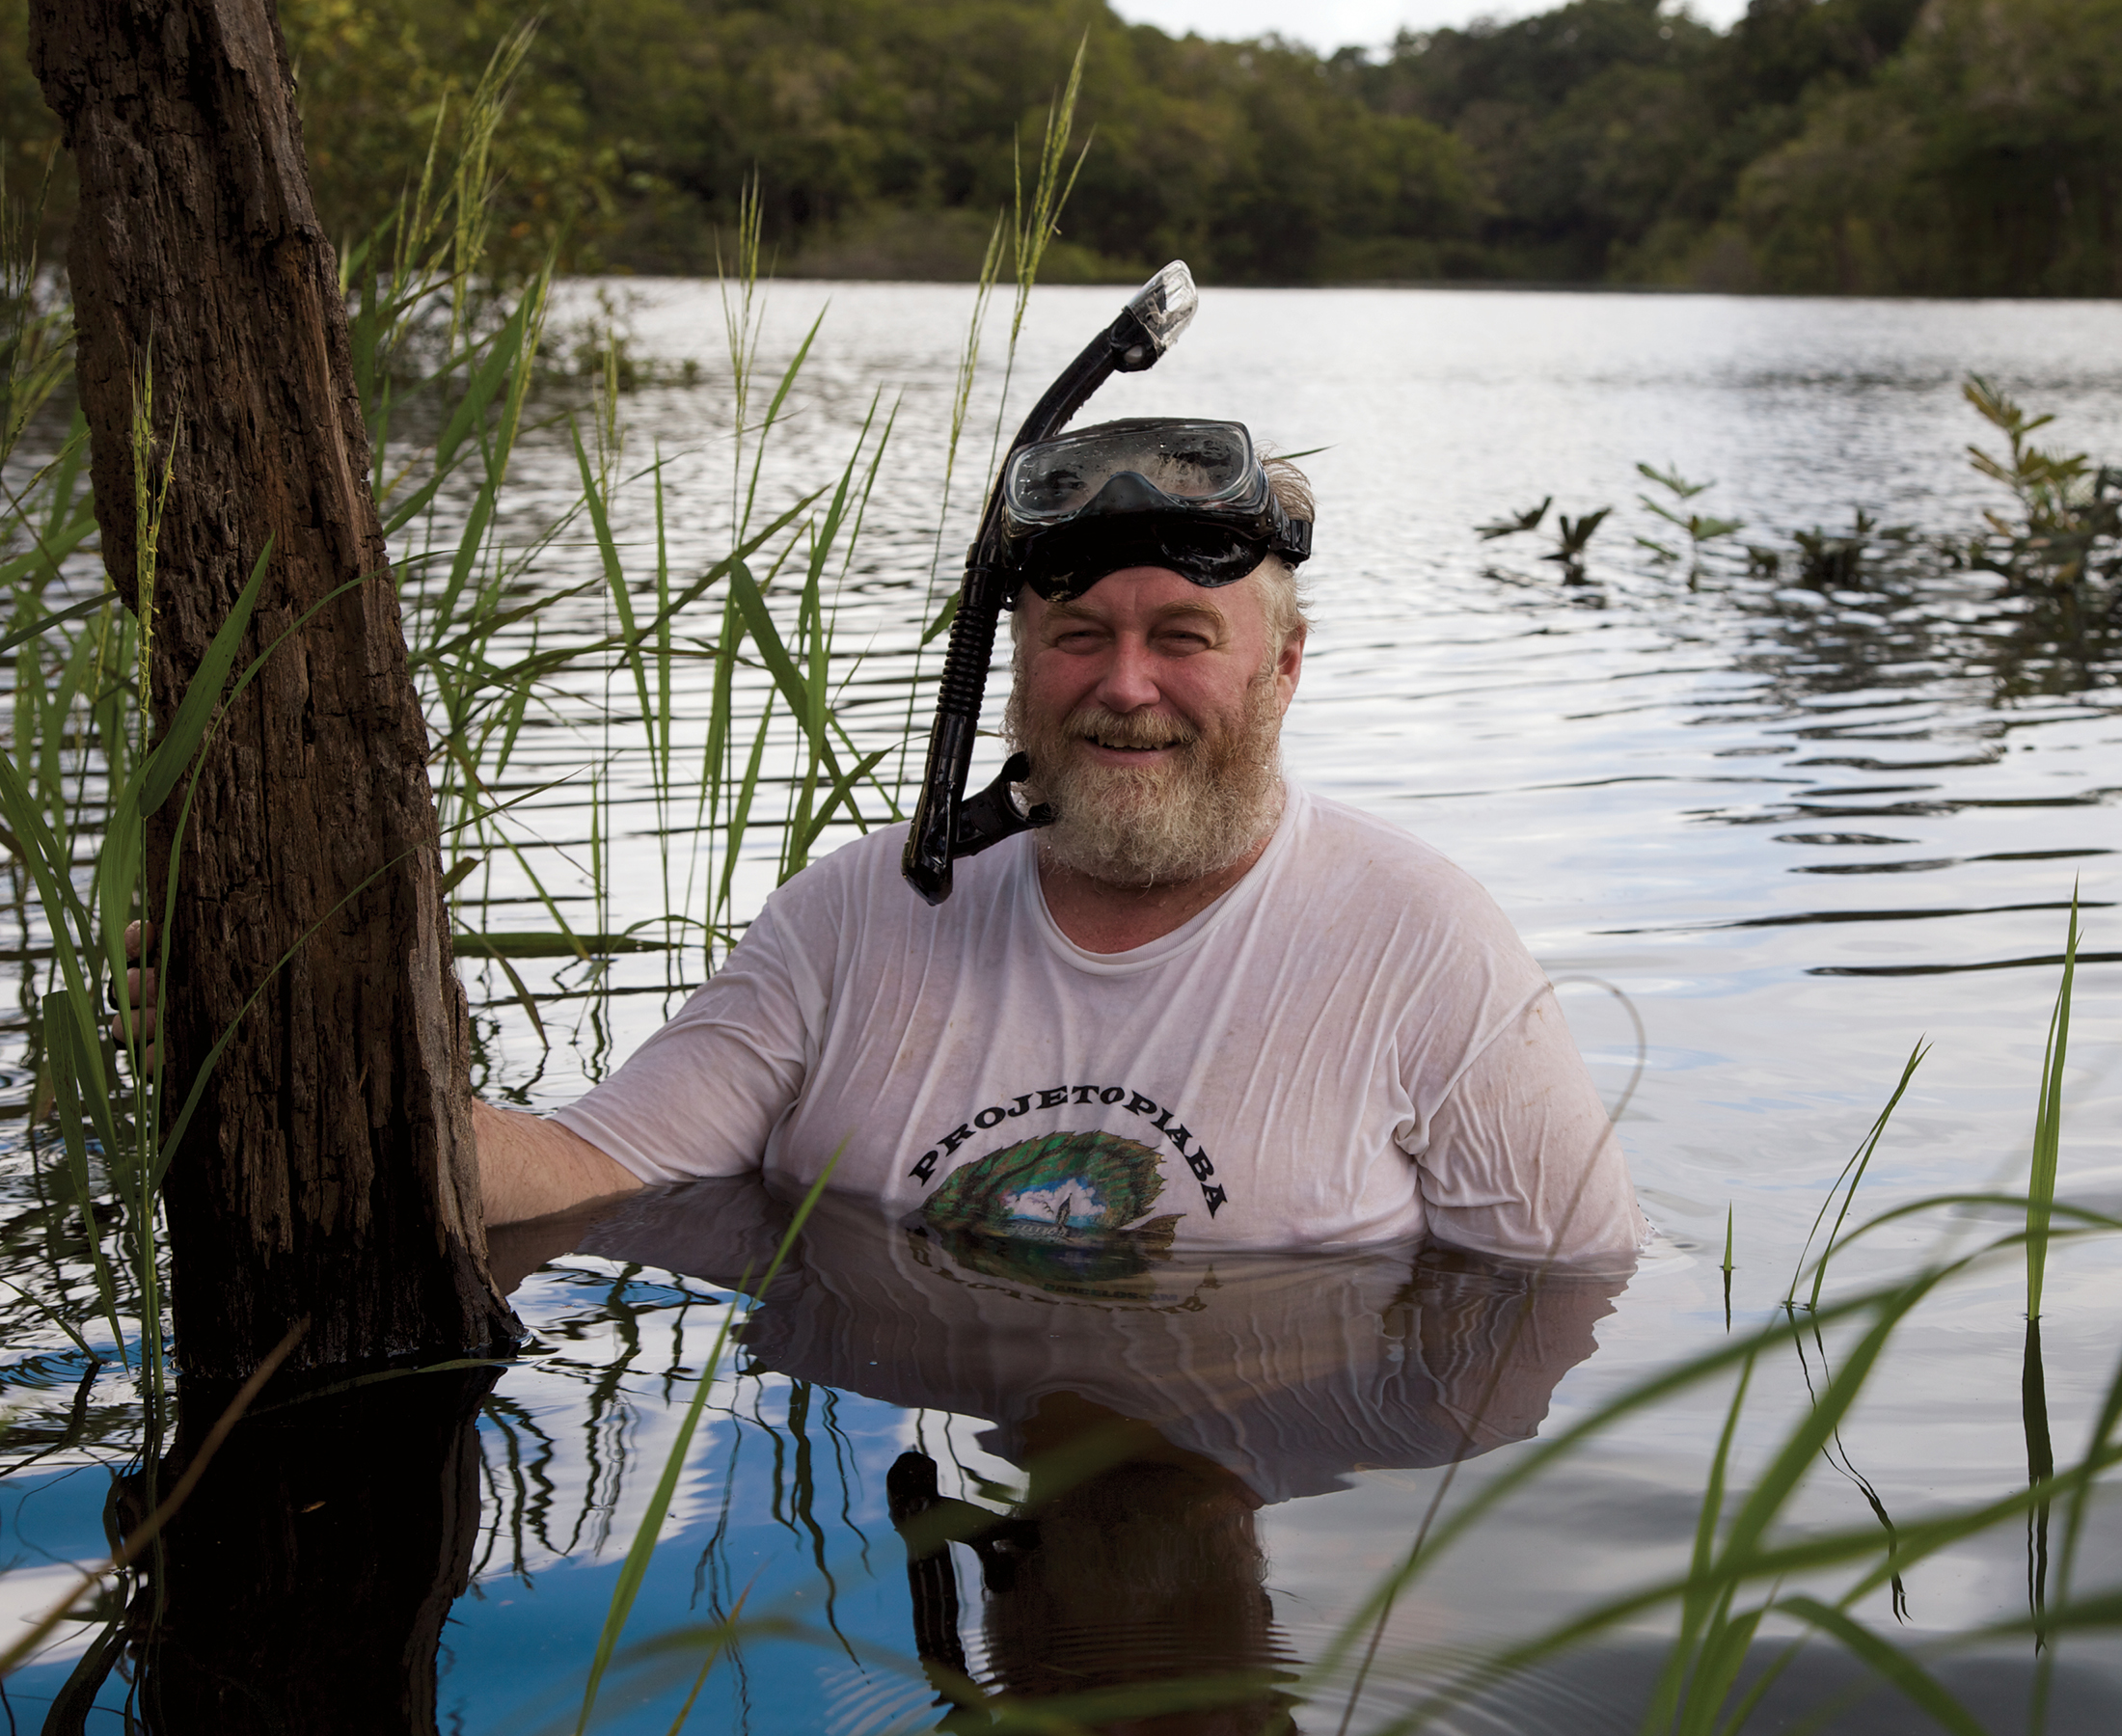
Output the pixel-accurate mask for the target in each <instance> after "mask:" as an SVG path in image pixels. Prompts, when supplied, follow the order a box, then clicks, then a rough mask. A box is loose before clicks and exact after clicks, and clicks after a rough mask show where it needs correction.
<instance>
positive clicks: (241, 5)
mask: <svg viewBox="0 0 2122 1736" xmlns="http://www.w3.org/2000/svg"><path fill="white" fill-rule="evenodd" d="M30 18H31V26H30V29H31V35H30V41H31V59H32V65H33V67H34V68H35V70H36V72H37V75H38V77H39V79H40V80H41V83H42V86H43V91H44V96H45V100H46V101H47V102H49V103H50V104H51V106H52V108H53V109H54V110H55V111H57V113H58V115H59V117H60V119H61V121H62V122H63V123H64V126H65V129H66V138H67V143H68V146H69V147H70V148H71V149H72V151H73V154H74V159H75V162H76V164H77V166H78V169H79V172H80V180H81V200H80V206H79V215H78V216H77V218H76V220H75V224H74V231H73V242H72V250H71V254H70V256H69V266H70V269H71V273H72V279H73V295H74V316H75V320H76V332H77V339H76V340H77V344H78V367H79V377H80V392H81V402H82V406H83V409H84V410H85V412H86V414H87V417H88V421H89V428H90V438H91V442H92V448H91V452H92V470H93V475H94V478H95V502H96V513H97V518H98V521H99V523H100V526H101V529H102V533H103V550H104V561H105V564H106V565H107V567H108V568H109V570H110V573H111V576H112V580H113V583H116V584H117V585H118V586H119V588H120V590H121V591H122V592H123V593H124V595H125V600H126V602H127V604H128V606H131V607H133V608H134V609H135V610H136V612H137V610H138V607H139V599H138V598H137V596H136V595H135V594H134V590H135V587H134V585H133V583H132V574H133V567H134V559H133V551H134V518H133V498H134V497H133V459H132V438H131V426H132V418H133V406H134V388H135V382H136V379H137V378H138V377H139V374H140V371H141V370H142V369H143V368H144V367H145V366H148V364H149V362H150V357H151V364H152V373H153V388H154V390H153V402H154V407H155V416H156V420H157V423H158V424H159V425H158V427H157V430H156V432H157V434H158V436H160V437H162V438H164V439H166V438H167V436H168V433H169V428H170V424H171V421H172V420H173V418H181V422H182V433H181V439H180V440H179V442H178V446H177V464H176V474H175V481H174V483H173V485H172V487H171V490H170V494H169V501H168V505H167V507H166V510H165V515H164V518H163V520H162V532H161V537H160V542H159V552H158V559H157V566H156V575H155V581H154V597H153V657H152V689H153V691H152V695H151V703H152V711H153V716H154V719H155V721H156V723H157V725H158V726H164V725H166V724H167V722H168V720H169V718H170V716H171V714H172V712H173V711H174V709H175V706H176V703H177V698H178V697H179V696H180V695H181V694H182V692H183V691H184V689H185V687H186V685H187V683H188V682H189V681H190V679H191V676H192V672H193V670H194V669H195V668H196V667H197V665H198V664H199V661H200V659H201V657H202V655H203V654H204V650H205V648H206V646H207V644H208V642H209V640H210V639H211V638H212V636H213V634H214V632H215V630H216V629H217V628H218V627H219V626H220V625H221V623H222V622H223V621H224V620H226V619H227V618H228V614H229V610H230V609H231V605H232V604H233V603H234V601H235V599H236V597H237V595H238V593H239V592H240V591H241V589H242V587H243V585H244V583H245V581H246V580H247V579H248V577H249V575H250V572H251V569H252V566H253V565H254V563H255V562H256V561H257V559H258V555H259V553H260V552H261V551H262V550H263V549H264V548H265V547H266V545H267V542H268V541H270V543H271V546H272V559H271V564H270V566H269V568H268V570H267V575H266V579H265V582H264V586H263V588H262V589H261V591H260V593H259V596H258V605H257V610H256V613H255V614H254V616H253V619H252V623H251V627H250V631H249V637H248V638H247V639H246V641H245V645H244V649H243V653H242V655H241V657H240V658H239V660H238V665H237V666H238V667H239V668H240V667H242V666H244V665H247V664H248V663H249V661H250V660H251V659H252V658H254V657H256V656H257V655H258V653H259V652H260V651H261V650H262V649H263V648H264V647H266V646H267V645H269V644H272V643H273V642H274V641H275V640H276V639H279V638H281V636H282V635H284V634H286V635H287V636H288V637H286V640H285V642H283V643H282V644H281V645H280V647H279V648H278V649H277V650H275V651H274V652H273V654H272V656H271V657H270V659H269V660H268V661H267V662H266V664H265V666H264V669H263V670H262V672H261V674H260V676H259V677H258V680H256V681H255V682H254V683H253V684H252V685H251V686H250V687H249V688H248V689H247V690H246V691H245V692H243V693H242V694H241V695H240V696H239V697H237V698H236V700H235V701H234V702H233V703H232V704H231V706H230V708H229V713H228V715H227V717H226V718H225V719H224V720H223V722H222V724H221V727H220V728H219V730H218V731H217V732H216V733H215V735H214V736H213V737H212V739H211V741H210V744H209V746H207V748H206V749H205V751H204V763H203V769H202V772H201V775H200V778H199V784H198V793H197V797H196V800H195V801H194V803H193V808H192V812H191V815H190V818H189V820H188V822H187V824H186V826H185V828H184V830H183V833H182V835H181V837H180V838H174V839H173V833H174V828H175V823H176V820H177V810H178V808H179V806H180V805H181V800H182V789H181V786H180V787H179V793H178V795H177V797H175V798H173V799H172V800H170V801H168V802H167V803H165V804H164V806H163V808H162V809H161V811H160V812H159V813H157V814H156V815H155V816H154V817H153V819H152V820H151V821H150V835H149V840H148V860H149V884H150V886H155V887H159V886H160V885H161V884H162V883H163V881H162V877H163V874H164V872H165V869H166V867H167V866H168V864H169V862H170V858H171V854H172V852H173V849H174V851H175V854H176V858H177V859H176V872H177V902H176V907H175V912H174V919H173V922H172V934H171V940H172V953H171V958H172V960H173V968H172V972H171V975H172V981H171V982H170V983H169V984H168V1006H169V1014H168V1018H167V1022H166V1023H165V1026H164V1039H163V1040H164V1042H165V1044H166V1045H167V1046H166V1049H165V1053H166V1056H167V1062H166V1075H165V1076H166V1077H168V1078H169V1079H172V1080H174V1081H177V1083H176V1084H175V1085H173V1086H172V1087H171V1096H172V1097H173V1099H177V1100H181V1093H182V1090H183V1089H184V1085H185V1083H186V1082H188V1080H189V1078H190V1077H191V1076H192V1074H193V1072H194V1071H196V1070H197V1069H198V1068H199V1067H200V1066H201V1064H202V1063H203V1061H204V1057H205V1055H206V1052H207V1050H208V1049H209V1048H210V1047H211V1045H212V1044H213V1043H214V1041H215V1040H216V1039H217V1038H218V1037H219V1035H220V1034H221V1032H222V1031H223V1030H225V1029H226V1028H228V1027H229V1026H230V1025H231V1023H234V1024H235V1026H236V1031H235V1037H234V1040H233V1042H232V1043H231V1044H230V1046H229V1048H228V1049H227V1051H226V1052H225V1053H224V1054H223V1055H222V1057H221V1060H220V1062H219V1064H218V1065H217V1066H216V1067H215V1068H214V1070H213V1071H212V1073H211V1076H210V1080H209V1083H208V1085H207V1089H206V1095H205V1097H204V1100H203V1101H202V1104H201V1107H200V1111H199V1113H198V1115H197V1116H196V1118H195V1120H194V1121H193V1124H192V1126H191V1129H190V1131H189V1132H188V1133H187V1135H186V1136H185V1139H184V1141H183V1145H182V1147H181V1149H180V1150H179V1151H178V1153H177V1156H176V1158H175V1161H174V1162H173V1163H172V1165H171V1167H170V1170H169V1174H168V1179H167V1181H166V1184H165V1195H164V1197H165V1201H166V1207H167V1211H168V1215H169V1223H170V1231H171V1237H172V1244H173V1254H174V1258H175V1277H176V1282H175V1298H174V1299H175V1307H176V1319H177V1357H178V1360H179V1362H180V1364H181V1365H182V1366H183V1368H184V1370H186V1372H187V1373H188V1374H193V1375H203V1376H205V1377H207V1378H209V1379H219V1378H226V1377H233V1376H236V1375H239V1374H241V1373H243V1372H245V1371H246V1370H249V1369H251V1368H253V1367H255V1366H256V1364H257V1363H258V1359H259V1358H261V1357H262V1356H263V1355H264V1353H265V1352H266V1351H267V1350H268V1349H269V1348H271V1346H272V1345H273V1344H275V1343H277V1342H278V1341H279V1339H280V1337H281V1335H282V1334H283V1333H285V1332H286V1329H287V1327H288V1325H289V1323H290V1322H291V1321H292V1320H293V1319H295V1318H298V1317H300V1316H304V1315H307V1316H311V1319H312V1326H311V1329H310V1332H309V1334H308V1336H307V1337H306V1338H305V1340H304V1341H303V1343H302V1346H301V1348H300V1350H299V1351H298V1352H297V1356H298V1359H299V1360H300V1362H301V1363H302V1364H304V1365H306V1366H309V1367H313V1368H315V1367H331V1366H336V1365H340V1364H345V1363H362V1362H374V1361H378V1360H381V1359H385V1358H390V1357H397V1356H405V1355H419V1354H432V1353H437V1352H440V1353H458V1352H466V1351H470V1352H486V1353H493V1352H499V1351H503V1350H504V1349H505V1348H506V1347H507V1346H508V1345H509V1344H510V1343H512V1342H513V1339H514V1337H515V1327H514V1321H513V1318H512V1316H510V1315H509V1313H508V1309H507V1305H506V1304H505V1303H504V1302H503V1300H502V1299H501V1298H500V1296H499V1295H497V1294H496V1293H495V1290H494V1287H493V1285H492V1283H491V1281H490V1279H489V1277H488V1275H487V1268H486V1238H485V1231H484V1226H483V1222H482V1219H481V1216H480V1210H479V1191H478V1172H477V1164H476V1153H475V1151H474V1148H473V1143H472V1131H471V1122H470V1107H469V1103H470V1097H469V1088H468V1084H467V1066H466V1059H467V1057H466V1051H467V1045H468V1041H469V1034H468V1027H467V1024H466V1016H465V1008H464V996H463V992H462V990H461V989H460V988H459V986H458V984H457V981H456V977H455V973H454V970H453V967H452V965H451V962H450V954H449V930H448V926H447V917H446V914H445V909H444V905H443V899H442V893H441V887H440V882H439V876H440V871H441V864H440V852H439V848H438V841H437V833H436V823H435V811H434V801H433V797H432V793H431V791H430V789H429V786H428V782H427V772H426V751H427V738H426V731H425V728H424V727H423V725H422V719H421V715H420V710H419V706H418V703H417V699H416V696H415V693H414V691H413V686H412V681H411V678H410V675H409V673H408V670H407V666H406V650H405V637H404V631H403V628H402V625H401V623H400V621H399V616H398V605H397V596H396V591H395V588H394V583H393V581H392V577H391V573H390V569H389V567H388V566H387V565H386V560H385V554H384V546H383V532H382V528H381V524H380V522H379V520H378V518H377V515H376V508H375V502H374V501H373V500H372V499H371V497H370V494H369V489H368V480H367V471H368V457H369V455H368V443H367V433H366V430H365V428H364V425H363V422H362V417H361V407H360V405H359V404H358V403H357V401H356V398H355V392H354V385H353V373H352V367H351V364H350V360H349V355H348V349H347V338H346V314H345V307H344V303H343V301H342V299H341V297H340V291H339V284H338V273H337V269H336V265H335V261H334V257H333V253H332V249H331V247H330V245H329V244H328V243H327V241H326V239H325V237H324V235H323V233H322V231H320V230H319V229H318V227H317V220H316V214H315V211H314V209H313V206H312V203H311V199H310V187H309V175H308V170H307V168H306V165H305V162H304V157H303V150H302V138H301V127H300V122H299V121H298V119H297V117H296V113H295V107H294V91H293V82H292V80H291V78H290V77H289V74H288V69H287V58H286V47H285V45H284V43H283V42H282V40H281V35H280V27H279V23H278V20H277V19H276V17H275V16H274V14H273V10H272V5H271V0H31V6H30ZM355 579H363V580H364V582H363V583H359V584H358V585H356V586H355V587H354V588H353V589H351V590H349V591H347V592H346V593H345V594H344V595H342V596H340V597H338V598H336V599H335V600H333V601H331V602H329V603H324V604H323V607H322V608H320V609H317V611H316V612H315V613H314V614H313V615H312V616H311V617H310V618H309V620H308V621H307V622H306V623H304V624H303V625H302V626H300V627H299V628H297V627H296V622H297V621H298V620H299V619H300V618H301V617H302V616H303V615H304V613H305V611H307V610H311V609H313V608H315V607H316V606H317V605H318V604H319V603H320V602H321V601H322V600H323V599H324V598H325V597H327V596H329V595H330V593H331V592H332V591H334V590H335V589H336V588H338V587H340V586H341V585H344V584H346V583H347V582H348V581H350V580H355ZM290 629H293V631H292V632H291V633H290V631H289V630H290ZM290 950H292V951H293V954H294V957H293V959H292V960H291V962H290V963H288V964H287V965H286V967H285V968H281V969H279V970H278V971H277V973H276V966H277V965H278V964H279V962H280V960H281V958H282V956H283V955H284V954H286V953H288V952H289V951H290ZM260 984H264V985H265V989H264V992H263V994H262V995H261V996H260V998H259V999H258V1003H257V1005H255V1006H254V1007H252V1008H251V1010H250V1011H249V1012H248V1013H244V1012H243V1007H244V1003H245V1001H246V1000H247V999H248V998H249V997H250V996H251V994H252V993H253V991H254V990H257V989H258V986H259V985H260Z"/></svg>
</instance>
